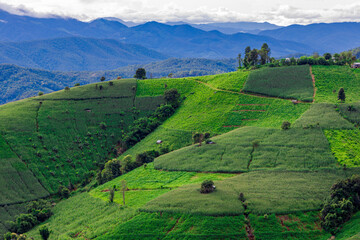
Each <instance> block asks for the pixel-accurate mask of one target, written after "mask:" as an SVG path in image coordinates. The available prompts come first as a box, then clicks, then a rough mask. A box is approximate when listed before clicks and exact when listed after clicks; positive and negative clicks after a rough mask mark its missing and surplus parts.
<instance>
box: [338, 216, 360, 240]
mask: <svg viewBox="0 0 360 240" xmlns="http://www.w3.org/2000/svg"><path fill="white" fill-rule="evenodd" d="M336 239H339V240H359V239H360V212H358V213H357V214H355V215H354V216H353V217H352V218H351V220H350V221H349V222H347V223H345V224H344V226H343V227H342V229H341V230H340V232H339V233H338V234H337V236H336Z"/></svg>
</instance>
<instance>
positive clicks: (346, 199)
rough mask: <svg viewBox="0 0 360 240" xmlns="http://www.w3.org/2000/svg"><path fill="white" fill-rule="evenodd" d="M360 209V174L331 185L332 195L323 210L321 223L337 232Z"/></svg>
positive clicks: (331, 230) (329, 229)
mask: <svg viewBox="0 0 360 240" xmlns="http://www.w3.org/2000/svg"><path fill="white" fill-rule="evenodd" d="M359 210H360V176H353V177H351V178H348V179H345V180H341V181H339V182H337V183H336V184H334V185H333V186H332V187H331V195H330V198H329V199H328V200H327V202H326V203H325V204H324V207H323V209H322V210H321V220H322V222H321V224H322V226H323V228H324V229H325V230H326V231H329V232H331V233H332V234H335V233H336V232H337V231H338V229H339V227H340V226H341V225H342V224H343V223H345V222H347V221H349V220H350V218H351V216H352V215H353V213H354V212H356V211H359Z"/></svg>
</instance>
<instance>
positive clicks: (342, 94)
mask: <svg viewBox="0 0 360 240" xmlns="http://www.w3.org/2000/svg"><path fill="white" fill-rule="evenodd" d="M345 98H346V96H345V90H344V88H340V90H339V92H338V100H341V101H342V102H345Z"/></svg>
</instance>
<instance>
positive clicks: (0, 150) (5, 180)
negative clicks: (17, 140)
mask: <svg viewBox="0 0 360 240" xmlns="http://www.w3.org/2000/svg"><path fill="white" fill-rule="evenodd" d="M0 163H1V165H0V192H1V194H0V205H4V204H10V203H21V202H26V201H30V200H34V199H38V198H42V197H46V196H48V195H49V193H48V192H47V191H46V190H45V189H44V188H43V187H42V186H41V184H40V183H39V181H38V180H37V179H36V177H35V176H34V175H33V174H32V172H31V171H30V170H29V169H28V168H27V166H26V165H25V164H24V163H23V162H22V161H21V160H20V159H19V158H18V157H17V156H16V155H15V153H13V152H12V151H11V149H10V148H9V146H8V145H7V143H6V142H5V141H4V139H3V138H2V137H1V136H0ZM0 219H1V218H0Z"/></svg>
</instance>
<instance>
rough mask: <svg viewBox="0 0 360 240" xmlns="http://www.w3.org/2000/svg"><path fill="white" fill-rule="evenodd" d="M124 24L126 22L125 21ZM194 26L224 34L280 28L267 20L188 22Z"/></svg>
mask: <svg viewBox="0 0 360 240" xmlns="http://www.w3.org/2000/svg"><path fill="white" fill-rule="evenodd" d="M125 24H126V23H125ZM166 24H168V25H182V24H189V23H186V22H167V23H166ZM189 25H191V26H193V27H194V28H199V29H201V30H204V31H213V30H216V31H219V32H222V33H225V34H235V33H239V32H242V33H252V34H257V33H259V32H261V31H265V30H274V29H278V28H280V26H277V25H275V24H271V23H268V22H264V23H257V22H224V23H221V22H219V23H207V24H189Z"/></svg>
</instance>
